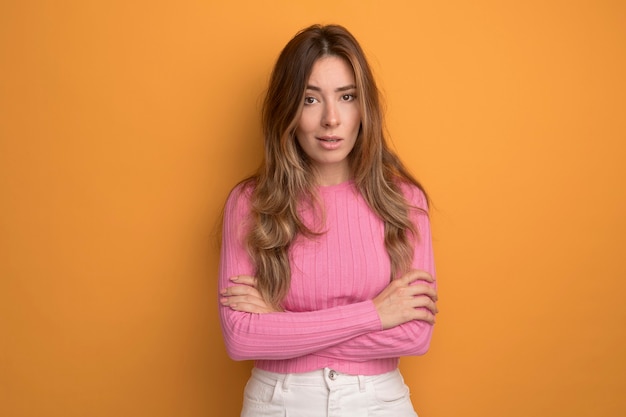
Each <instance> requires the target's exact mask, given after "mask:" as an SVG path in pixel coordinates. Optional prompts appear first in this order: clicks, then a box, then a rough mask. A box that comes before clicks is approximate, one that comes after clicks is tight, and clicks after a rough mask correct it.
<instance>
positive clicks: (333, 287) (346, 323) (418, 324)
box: [219, 181, 435, 375]
mask: <svg viewBox="0 0 626 417" xmlns="http://www.w3.org/2000/svg"><path fill="white" fill-rule="evenodd" d="M319 191H320V196H321V199H322V202H323V203H324V207H325V210H326V225H327V228H326V229H325V230H326V232H325V233H324V234H322V235H321V236H317V237H314V238H306V237H302V236H299V237H297V238H296V240H295V241H294V243H293V244H292V247H291V249H290V252H289V255H290V262H291V286H290V290H289V293H288V295H287V297H286V299H285V300H284V307H285V312H280V313H267V314H252V313H243V312H237V311H233V310H232V309H230V308H228V307H224V306H221V305H220V307H219V313H220V319H221V324H222V332H223V335H224V340H225V343H226V349H227V351H228V354H229V355H230V357H231V358H233V359H235V360H246V359H253V360H255V361H256V362H255V366H256V367H258V368H260V369H264V370H267V371H273V372H280V373H295V372H308V371H312V370H316V369H320V368H325V367H328V368H332V369H335V370H337V371H339V372H344V373H349V374H355V375H376V374H381V373H385V372H389V371H392V370H393V369H395V368H396V367H397V366H398V358H399V357H401V356H410V355H422V354H424V353H426V351H427V350H428V347H429V344H430V339H431V335H432V330H433V329H432V326H431V325H429V324H427V323H425V322H422V321H411V322H408V323H405V324H402V325H400V326H396V327H394V328H392V329H387V330H382V325H381V321H380V318H379V316H378V313H377V312H376V309H375V307H374V304H373V302H372V299H373V298H374V297H376V295H378V294H379V293H380V292H381V291H382V290H383V289H384V288H385V287H386V286H387V285H388V284H389V277H390V261H389V256H388V255H387V252H386V251H385V247H384V242H383V236H384V225H383V223H382V221H381V220H380V219H379V218H378V217H377V216H376V215H375V214H374V213H373V212H372V211H371V210H370V208H369V206H368V205H367V203H366V202H365V200H364V199H363V197H362V196H361V195H360V193H359V192H358V191H357V190H356V187H355V186H354V184H353V182H352V181H348V182H344V183H341V184H338V185H334V186H329V187H320V188H319ZM403 192H404V194H405V197H406V198H407V200H408V201H409V202H410V203H411V204H412V205H414V206H417V207H420V208H422V209H426V204H425V198H424V195H423V193H422V192H421V191H420V190H419V189H418V188H417V187H414V186H412V185H410V186H408V185H407V186H403ZM249 196H250V187H248V188H247V189H246V187H244V186H239V187H236V188H235V190H233V192H231V194H230V196H229V197H228V200H227V202H226V207H225V210H224V229H223V239H222V252H221V262H220V268H219V289H221V288H224V287H227V286H231V285H233V284H232V283H231V282H229V277H232V276H235V275H252V276H253V275H254V271H255V268H254V266H253V264H252V261H251V258H250V257H249V255H248V253H247V251H246V249H245V245H244V243H243V239H244V237H245V234H246V230H247V229H246V219H248V218H249V212H250V204H249ZM411 218H412V219H413V221H414V223H415V224H416V226H417V230H418V231H419V235H420V237H419V239H418V241H417V242H415V256H414V258H413V268H415V269H421V270H425V271H427V272H429V273H431V274H433V276H434V273H435V265H434V261H433V252H432V244H431V235H430V223H429V220H428V216H427V215H426V214H424V213H423V212H420V211H419V210H412V211H411ZM303 220H304V221H305V222H306V224H307V225H309V226H313V225H314V224H315V223H314V222H315V218H314V216H313V215H312V213H311V212H306V211H305V212H303ZM318 223H319V220H318ZM313 230H320V229H319V228H317V229H316V228H315V227H313Z"/></svg>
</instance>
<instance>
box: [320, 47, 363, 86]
mask: <svg viewBox="0 0 626 417" xmlns="http://www.w3.org/2000/svg"><path fill="white" fill-rule="evenodd" d="M354 83H355V82H354V70H353V69H352V66H351V65H350V63H349V62H348V61H347V60H346V59H344V58H341V57H338V56H334V55H330V56H324V57H322V58H319V59H318V60H317V61H315V63H314V64H313V68H312V69H311V75H310V76H309V85H314V86H316V87H344V86H347V85H351V84H354Z"/></svg>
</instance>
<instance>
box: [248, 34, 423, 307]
mask: <svg viewBox="0 0 626 417" xmlns="http://www.w3.org/2000/svg"><path fill="white" fill-rule="evenodd" d="M329 55H330V56H337V57H340V58H343V59H345V60H346V62H348V63H349V64H350V66H351V67H352V69H353V71H354V77H355V81H356V91H357V99H358V100H359V105H360V109H361V129H360V132H359V136H358V138H357V140H356V144H355V146H354V148H353V150H352V152H351V153H350V155H349V161H350V168H351V173H352V177H353V180H354V183H355V185H356V187H357V189H358V190H359V191H360V193H361V194H362V195H363V197H364V198H365V200H366V201H367V203H368V204H369V206H370V208H371V209H372V210H373V211H374V212H375V213H376V214H377V215H378V216H379V217H380V218H381V219H382V221H383V222H384V224H385V248H386V250H387V252H388V254H389V257H390V259H391V270H392V275H393V276H392V277H390V279H392V278H394V277H397V276H398V275H400V274H402V273H404V272H407V271H408V269H409V268H410V264H411V261H412V257H413V247H412V245H411V240H410V234H417V231H416V230H415V227H414V225H413V224H412V222H411V221H410V219H409V204H408V203H407V201H406V200H405V198H404V197H403V194H402V192H401V190H400V183H402V182H408V183H411V184H414V185H416V186H417V187H418V188H420V189H421V190H422V191H424V190H423V187H422V186H421V185H420V184H419V183H418V182H417V181H416V180H415V179H414V178H413V177H412V176H411V174H410V173H409V172H408V171H407V169H406V168H405V167H404V165H403V164H402V162H401V161H400V159H399V158H398V157H397V156H396V155H395V153H394V152H393V151H392V150H391V149H390V148H389V146H388V145H387V142H386V140H385V135H384V122H383V112H382V109H381V102H380V95H379V90H378V88H377V86H376V82H375V80H374V77H373V75H372V72H371V69H370V67H369V65H368V63H367V60H366V58H365V54H364V53H363V50H362V49H361V47H360V45H359V43H358V42H357V40H356V39H355V38H354V37H353V36H352V34H350V32H348V30H346V29H345V28H343V27H342V26H338V25H328V26H321V25H313V26H310V27H308V28H306V29H304V30H302V31H300V32H299V33H298V34H296V36H295V37H294V38H293V39H291V41H290V42H289V43H287V45H286V46H285V48H284V49H283V50H282V52H281V54H280V56H279V57H278V60H277V62H276V65H275V66H274V70H273V72H272V75H271V78H270V82H269V87H268V91H267V95H266V97H265V102H264V105H263V113H262V121H263V134H264V138H265V155H264V159H263V163H262V165H261V167H260V168H259V170H258V171H257V173H256V174H255V175H254V176H253V177H252V178H250V179H248V180H247V182H248V184H249V185H250V186H251V187H252V189H253V190H252V194H251V207H252V216H251V228H250V231H249V233H248V236H247V246H248V251H249V253H250V256H251V257H252V259H253V261H254V263H255V267H256V277H257V279H258V289H259V291H260V292H261V294H262V295H263V297H264V298H265V299H266V301H267V302H269V303H271V304H272V305H274V306H275V307H280V303H281V301H282V300H283V298H284V297H285V295H286V294H287V291H288V289H289V283H290V275H291V269H290V265H289V256H288V250H289V246H290V244H291V242H292V241H293V240H294V238H295V236H296V235H297V234H304V235H307V236H314V235H316V234H318V232H317V231H314V230H309V229H308V228H307V227H306V226H305V225H304V224H303V222H302V220H301V218H300V216H299V214H298V212H299V210H298V208H299V207H300V205H301V204H310V205H312V206H315V205H316V204H317V201H318V200H317V194H316V192H315V186H316V184H315V175H314V174H313V169H312V166H311V163H310V161H309V159H308V157H307V155H306V154H305V153H304V151H303V150H302V149H301V148H300V146H299V144H298V141H297V140H296V139H295V130H296V127H297V125H298V122H299V119H300V114H301V112H302V106H303V103H304V94H305V89H306V85H307V82H308V79H309V76H310V74H311V71H312V68H313V64H314V63H315V62H316V61H317V60H318V59H320V58H321V57H324V56H329Z"/></svg>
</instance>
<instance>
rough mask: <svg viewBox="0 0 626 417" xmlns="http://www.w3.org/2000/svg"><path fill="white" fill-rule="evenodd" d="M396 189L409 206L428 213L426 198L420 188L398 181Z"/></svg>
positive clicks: (407, 182) (410, 183)
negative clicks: (397, 188)
mask: <svg viewBox="0 0 626 417" xmlns="http://www.w3.org/2000/svg"><path fill="white" fill-rule="evenodd" d="M398 187H399V188H400V192H402V195H403V196H404V198H405V199H406V201H407V203H409V205H411V206H412V207H415V208H417V209H419V210H420V211H425V212H428V197H426V193H425V192H424V191H423V190H422V189H421V188H420V187H418V186H417V185H415V184H413V183H412V182H409V181H399V182H398Z"/></svg>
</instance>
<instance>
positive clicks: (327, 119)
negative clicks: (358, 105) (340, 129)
mask: <svg viewBox="0 0 626 417" xmlns="http://www.w3.org/2000/svg"><path fill="white" fill-rule="evenodd" d="M339 123H340V117H339V109H337V105H336V104H335V103H326V105H325V106H324V114H323V115H322V126H324V127H334V126H338V125H339Z"/></svg>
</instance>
